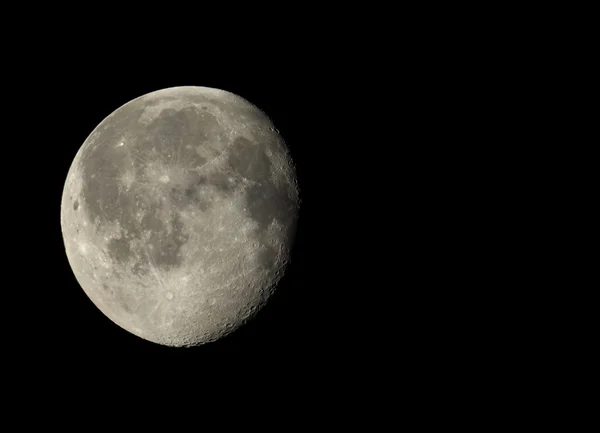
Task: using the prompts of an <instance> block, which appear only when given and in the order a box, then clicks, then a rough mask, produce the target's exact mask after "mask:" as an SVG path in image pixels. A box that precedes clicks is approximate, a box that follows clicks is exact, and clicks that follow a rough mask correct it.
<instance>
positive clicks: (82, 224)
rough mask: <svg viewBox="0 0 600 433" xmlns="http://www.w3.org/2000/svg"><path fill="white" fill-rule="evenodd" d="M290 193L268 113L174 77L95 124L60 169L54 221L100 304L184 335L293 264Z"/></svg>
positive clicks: (157, 330) (246, 314) (243, 316)
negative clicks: (176, 82) (173, 83)
mask: <svg viewBox="0 0 600 433" xmlns="http://www.w3.org/2000/svg"><path fill="white" fill-rule="evenodd" d="M298 203H299V201H298V187H297V181H296V174H295V169H294V165H293V163H292V160H291V157H290V154H289V151H288V149H287V147H286V144H285V142H284V140H283V138H282V137H281V136H280V134H279V133H278V131H277V129H276V128H275V126H274V125H273V123H272V121H271V120H270V119H269V118H268V116H267V115H266V114H265V113H263V112H262V111H261V110H260V109H258V108H257V107H256V106H254V105H253V104H251V103H250V102H248V101H246V100H245V99H243V98H241V97H239V96H237V95H235V94H233V93H230V92H226V91H223V90H218V89H211V88H207V87H173V88H168V89H163V90H159V91H156V92H152V93H149V94H146V95H143V96H141V97H139V98H136V99H134V100H132V101H130V102H128V103H126V104H125V105H123V106H121V107H120V108H118V109H117V110H115V111H114V112H113V113H112V114H110V115H109V116H108V117H107V118H106V119H104V120H103V121H102V122H101V123H100V124H99V125H98V126H97V127H96V128H95V129H94V131H92V133H91V134H90V135H89V137H88V138H87V139H86V140H85V142H84V143H83V145H82V146H81V148H80V149H79V151H78V152H77V154H76V156H75V158H74V160H73V163H72V165H71V167H70V169H69V172H68V174H67V178H66V182H65V185H64V190H63V196H62V203H61V228H62V234H63V240H64V244H65V249H66V254H67V258H68V260H69V263H70V265H71V268H72V270H73V273H74V275H75V277H76V279H77V281H78V282H79V284H80V285H81V287H82V288H83V290H84V291H85V293H86V294H87V296H89V298H90V299H91V300H92V302H93V303H94V304H95V305H96V306H97V307H98V308H99V309H100V311H102V313H104V314H105V315H106V316H107V317H108V318H109V319H111V320H112V321H113V322H115V323H116V324H117V325H119V326H120V327H122V328H124V329H125V330H127V331H129V332H131V333H133V334H135V335H137V336H139V337H141V338H144V339H146V340H149V341H153V342H155V343H159V344H164V345H168V346H192V345H199V344H203V343H208V342H211V341H214V340H217V339H219V338H221V337H223V336H225V335H227V334H229V333H230V332H232V331H234V330H235V329H237V328H238V327H239V326H241V325H242V324H243V323H245V321H247V320H248V319H249V318H251V317H253V316H254V315H255V314H256V313H257V312H258V311H259V310H260V309H261V308H262V306H264V305H265V303H266V302H267V300H268V298H269V297H270V296H271V295H272V293H273V292H274V290H275V288H276V286H277V283H278V281H279V280H280V279H281V277H282V276H283V273H284V271H285V269H286V266H287V265H288V263H289V256H290V251H291V247H292V245H293V241H294V236H295V230H296V221H297V213H298V208H299V204H298Z"/></svg>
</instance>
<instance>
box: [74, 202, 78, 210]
mask: <svg viewBox="0 0 600 433" xmlns="http://www.w3.org/2000/svg"><path fill="white" fill-rule="evenodd" d="M77 209H79V202H78V201H77V200H75V202H74V203H73V210H77Z"/></svg>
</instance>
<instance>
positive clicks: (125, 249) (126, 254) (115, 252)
mask: <svg viewBox="0 0 600 433" xmlns="http://www.w3.org/2000/svg"><path fill="white" fill-rule="evenodd" d="M107 250H108V254H109V255H110V256H111V257H112V259H113V260H114V261H116V262H117V263H126V262H127V261H128V260H129V259H130V258H131V254H132V253H131V249H130V246H129V241H128V240H127V239H125V238H119V239H111V240H110V241H109V242H108V245H107Z"/></svg>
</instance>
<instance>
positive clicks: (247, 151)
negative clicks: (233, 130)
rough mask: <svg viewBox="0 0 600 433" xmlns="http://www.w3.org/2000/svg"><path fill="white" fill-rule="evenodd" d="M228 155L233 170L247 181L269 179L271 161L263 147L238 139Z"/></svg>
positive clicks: (243, 138)
mask: <svg viewBox="0 0 600 433" xmlns="http://www.w3.org/2000/svg"><path fill="white" fill-rule="evenodd" d="M228 153H229V155H228V162H229V165H230V166H231V168H232V169H233V170H234V171H235V172H237V173H239V174H241V175H242V176H243V177H245V178H246V179H249V180H253V181H256V182H263V181H265V180H268V179H269V174H270V169H271V161H270V160H269V158H268V157H267V155H266V154H265V151H264V149H263V146H262V145H260V144H257V143H253V142H251V141H250V140H248V139H247V138H245V137H237V138H236V139H235V140H234V142H233V144H232V146H231V148H230V149H229V152H228Z"/></svg>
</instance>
